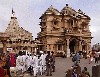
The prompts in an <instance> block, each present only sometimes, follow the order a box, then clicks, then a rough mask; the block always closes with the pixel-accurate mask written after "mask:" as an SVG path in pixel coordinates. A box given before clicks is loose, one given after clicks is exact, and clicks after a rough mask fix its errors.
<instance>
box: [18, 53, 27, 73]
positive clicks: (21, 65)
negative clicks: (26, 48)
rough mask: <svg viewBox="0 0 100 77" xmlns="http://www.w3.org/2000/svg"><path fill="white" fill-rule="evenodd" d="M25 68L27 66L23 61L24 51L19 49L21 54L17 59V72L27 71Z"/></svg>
mask: <svg viewBox="0 0 100 77" xmlns="http://www.w3.org/2000/svg"><path fill="white" fill-rule="evenodd" d="M24 68H25V63H24V61H23V56H22V52H21V51H19V56H18V57H17V59H16V70H17V72H18V71H21V72H22V73H23V72H25V70H24Z"/></svg>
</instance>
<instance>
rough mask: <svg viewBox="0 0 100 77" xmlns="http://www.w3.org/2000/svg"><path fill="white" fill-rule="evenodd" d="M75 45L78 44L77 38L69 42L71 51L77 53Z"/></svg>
mask: <svg viewBox="0 0 100 77" xmlns="http://www.w3.org/2000/svg"><path fill="white" fill-rule="evenodd" d="M75 45H76V40H75V39H73V40H71V41H70V43H69V49H70V53H75Z"/></svg>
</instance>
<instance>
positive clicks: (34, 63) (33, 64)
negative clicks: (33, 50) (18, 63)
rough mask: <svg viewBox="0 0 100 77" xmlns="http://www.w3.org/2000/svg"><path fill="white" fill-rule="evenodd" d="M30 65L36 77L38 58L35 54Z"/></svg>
mask: <svg viewBox="0 0 100 77" xmlns="http://www.w3.org/2000/svg"><path fill="white" fill-rule="evenodd" d="M31 65H32V67H33V71H34V77H36V76H37V70H38V56H36V54H34V56H33V59H32V60H31Z"/></svg>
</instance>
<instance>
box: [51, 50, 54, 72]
mask: <svg viewBox="0 0 100 77" xmlns="http://www.w3.org/2000/svg"><path fill="white" fill-rule="evenodd" d="M51 53H52V54H51V56H52V59H53V62H52V71H53V72H55V56H54V52H53V51H52V52H51Z"/></svg>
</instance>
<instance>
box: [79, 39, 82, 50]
mask: <svg viewBox="0 0 100 77" xmlns="http://www.w3.org/2000/svg"><path fill="white" fill-rule="evenodd" d="M79 51H82V43H81V41H79Z"/></svg>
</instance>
